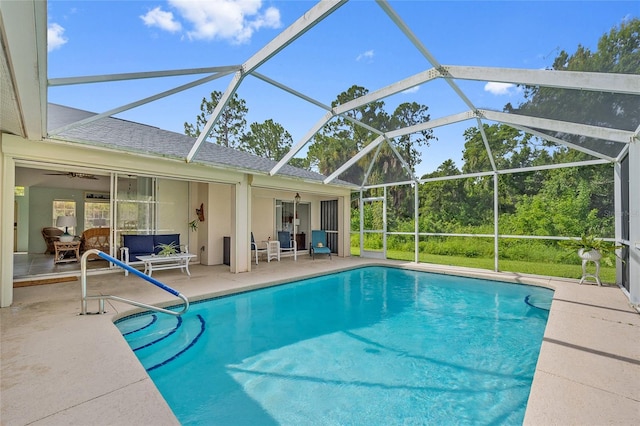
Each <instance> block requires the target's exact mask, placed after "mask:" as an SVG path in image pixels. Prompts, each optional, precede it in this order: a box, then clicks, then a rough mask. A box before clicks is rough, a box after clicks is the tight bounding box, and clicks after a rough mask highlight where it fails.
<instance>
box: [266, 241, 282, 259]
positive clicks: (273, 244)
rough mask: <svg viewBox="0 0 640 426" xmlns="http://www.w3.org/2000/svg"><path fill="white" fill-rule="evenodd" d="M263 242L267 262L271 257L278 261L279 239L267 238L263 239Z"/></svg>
mask: <svg viewBox="0 0 640 426" xmlns="http://www.w3.org/2000/svg"><path fill="white" fill-rule="evenodd" d="M263 243H265V244H266V246H267V262H271V259H273V260H278V262H280V241H278V240H269V241H263Z"/></svg>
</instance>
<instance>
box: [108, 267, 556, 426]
mask: <svg viewBox="0 0 640 426" xmlns="http://www.w3.org/2000/svg"><path fill="white" fill-rule="evenodd" d="M552 295H553V292H552V291H551V290H549V289H544V288H538V287H532V286H524V285H516V284H506V283H500V282H495V281H485V280H478V279H472V278H462V277H455V276H447V275H439V274H432V273H426V272H417V271H410V270H403V269H397V268H387V267H366V268H359V269H355V270H352V271H347V272H341V273H336V274H331V275H327V276H323V277H318V278H313V279H309V280H304V281H299V282H296V283H291V284H287V285H282V286H277V287H271V288H267V289H262V290H257V291H252V292H246V293H241V294H237V295H233V296H227V297H223V298H218V299H212V300H209V301H205V302H201V303H195V304H193V305H192V306H191V308H190V310H189V312H188V313H187V314H185V315H183V316H182V317H181V318H174V317H169V316H167V315H162V314H152V313H149V314H144V315H137V316H133V317H129V318H124V319H123V320H120V321H118V322H117V323H116V325H117V327H118V328H119V329H120V330H121V332H122V333H123V335H124V336H125V338H126V340H127V341H128V342H129V345H130V346H131V348H132V349H134V351H135V353H136V354H137V355H138V358H139V359H140V361H141V363H142V364H143V365H144V366H145V368H147V370H148V371H149V375H150V376H151V378H152V379H153V381H154V383H155V384H156V386H157V387H158V389H159V390H160V392H161V393H162V395H163V397H164V398H165V399H166V400H167V402H168V403H169V405H170V406H171V408H172V410H173V411H174V413H175V414H176V416H177V417H178V419H179V421H180V422H181V423H182V424H219V425H244V424H246V425H248V424H251V425H271V424H274V425H275V424H295V425H304V424H314V425H317V424H341V425H344V424H385V425H389V424H450V423H455V424H521V423H522V420H523V418H524V411H525V408H526V403H527V398H528V395H529V390H530V387H531V382H532V379H533V373H534V370H535V365H536V361H537V358H538V353H539V350H540V345H541V342H542V336H543V334H544V328H545V325H546V321H547V317H548V310H547V309H548V307H549V305H550V301H551V298H552Z"/></svg>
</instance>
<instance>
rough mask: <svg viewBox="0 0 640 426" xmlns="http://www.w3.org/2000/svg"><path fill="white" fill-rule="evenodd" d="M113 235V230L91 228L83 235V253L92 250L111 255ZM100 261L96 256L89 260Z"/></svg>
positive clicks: (81, 246)
mask: <svg viewBox="0 0 640 426" xmlns="http://www.w3.org/2000/svg"><path fill="white" fill-rule="evenodd" d="M110 234H111V228H91V229H87V230H86V231H84V232H83V233H82V237H81V239H80V241H81V245H80V249H81V251H83V252H85V251H87V250H91V249H97V250H100V251H103V252H105V253H107V254H109V235H110ZM93 259H99V257H98V256H97V255H95V254H92V255H91V256H89V257H88V258H87V260H93Z"/></svg>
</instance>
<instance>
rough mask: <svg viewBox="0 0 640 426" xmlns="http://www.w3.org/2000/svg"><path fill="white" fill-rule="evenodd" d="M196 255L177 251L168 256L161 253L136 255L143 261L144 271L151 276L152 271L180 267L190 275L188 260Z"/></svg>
mask: <svg viewBox="0 0 640 426" xmlns="http://www.w3.org/2000/svg"><path fill="white" fill-rule="evenodd" d="M194 257H196V255H195V254H191V253H178V254H172V255H169V256H163V255H150V256H138V259H139V260H140V261H141V262H142V263H144V273H145V274H147V275H149V276H151V274H152V273H153V271H161V270H165V269H178V268H180V269H182V272H186V273H187V275H189V276H191V272H189V260H191V259H192V258H194Z"/></svg>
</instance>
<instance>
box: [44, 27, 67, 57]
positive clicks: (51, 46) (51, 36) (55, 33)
mask: <svg viewBox="0 0 640 426" xmlns="http://www.w3.org/2000/svg"><path fill="white" fill-rule="evenodd" d="M63 34H64V28H62V26H60V25H59V24H56V23H53V24H49V26H48V27H47V52H51V51H52V50H56V49H59V48H60V47H62V45H64V44H66V43H67V41H69V39H67V38H66V37H64V35H63Z"/></svg>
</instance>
